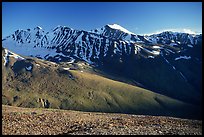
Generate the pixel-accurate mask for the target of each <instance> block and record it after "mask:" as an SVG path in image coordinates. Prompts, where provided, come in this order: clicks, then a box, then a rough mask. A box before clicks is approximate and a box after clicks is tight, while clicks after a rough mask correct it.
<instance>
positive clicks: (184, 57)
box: [175, 56, 191, 60]
mask: <svg viewBox="0 0 204 137" xmlns="http://www.w3.org/2000/svg"><path fill="white" fill-rule="evenodd" d="M179 59H191V56H189V57H187V56H180V57H177V58H175V60H179Z"/></svg>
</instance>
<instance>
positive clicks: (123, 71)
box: [2, 24, 202, 105]
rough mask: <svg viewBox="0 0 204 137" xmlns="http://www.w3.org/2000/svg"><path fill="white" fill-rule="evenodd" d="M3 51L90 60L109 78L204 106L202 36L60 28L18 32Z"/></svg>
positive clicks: (114, 26) (113, 27)
mask: <svg viewBox="0 0 204 137" xmlns="http://www.w3.org/2000/svg"><path fill="white" fill-rule="evenodd" d="M2 45H3V47H5V48H7V49H8V50H11V51H13V52H15V53H17V54H20V55H24V56H32V57H38V58H41V59H45V60H49V61H53V62H57V63H60V62H67V61H72V62H73V61H75V62H77V61H79V60H81V61H85V62H87V63H89V64H92V65H93V66H94V67H97V68H98V69H100V70H101V71H104V72H106V73H109V74H110V75H113V74H114V75H120V76H123V77H125V78H128V79H131V80H133V81H135V82H136V83H139V84H140V85H141V86H142V87H144V88H146V89H150V90H152V91H154V92H157V93H160V94H164V95H167V96H169V97H173V98H176V99H179V100H182V101H185V102H188V103H192V104H197V105H200V104H201V91H202V84H201V82H202V77H201V74H202V34H200V35H192V34H187V33H179V32H170V31H166V32H162V33H160V34H154V35H150V36H141V35H137V34H134V33H132V32H130V31H128V30H127V29H125V28H123V27H121V26H120V25H117V24H111V25H110V24H108V25H105V26H104V27H102V28H100V29H94V30H91V31H84V30H75V29H72V28H69V27H66V26H57V27H56V28H54V29H53V30H52V31H49V32H46V31H45V30H43V29H42V28H41V27H39V26H38V27H36V28H34V29H27V30H16V31H15V32H14V33H13V34H11V35H10V36H7V37H6V38H4V39H3V40H2Z"/></svg>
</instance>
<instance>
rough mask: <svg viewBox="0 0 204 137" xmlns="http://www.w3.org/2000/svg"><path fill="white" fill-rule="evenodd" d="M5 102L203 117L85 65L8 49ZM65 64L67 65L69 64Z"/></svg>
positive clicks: (179, 103) (182, 104)
mask: <svg viewBox="0 0 204 137" xmlns="http://www.w3.org/2000/svg"><path fill="white" fill-rule="evenodd" d="M4 52H8V53H7V54H6V55H7V56H6V59H7V63H6V65H4V64H2V72H3V76H2V80H3V81H2V86H3V92H2V103H3V104H6V105H12V106H19V107H32V108H34V107H44V108H57V109H71V110H81V111H96V112H118V113H133V114H143V115H165V116H173V117H182V118H192V119H200V118H201V109H200V108H199V106H195V105H191V104H188V103H185V102H182V101H179V100H176V99H173V98H170V97H167V96H164V95H161V94H158V93H155V92H152V91H150V90H147V89H144V88H141V87H137V86H133V85H130V84H127V83H123V82H119V81H116V80H112V79H108V78H105V77H103V76H100V75H97V72H94V71H93V69H92V67H91V66H90V65H88V64H87V65H86V64H83V63H70V64H69V67H66V68H65V66H66V64H55V63H52V62H49V61H44V60H41V59H36V58H31V57H30V58H27V57H21V56H18V55H17V54H15V53H12V52H10V51H8V50H2V55H3V58H2V63H5V62H4V60H3V59H5V53H4ZM63 65H64V66H63Z"/></svg>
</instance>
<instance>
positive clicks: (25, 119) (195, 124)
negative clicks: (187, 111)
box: [2, 105, 202, 135]
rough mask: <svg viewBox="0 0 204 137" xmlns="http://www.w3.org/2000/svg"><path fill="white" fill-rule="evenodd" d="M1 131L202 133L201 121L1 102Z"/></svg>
mask: <svg viewBox="0 0 204 137" xmlns="http://www.w3.org/2000/svg"><path fill="white" fill-rule="evenodd" d="M2 134H3V135H86V134H87V135H202V121H199V120H188V119H180V118H172V117H163V116H144V115H128V114H116V113H95V112H80V111H71V110H57V109H37V108H20V107H11V106H5V105H2Z"/></svg>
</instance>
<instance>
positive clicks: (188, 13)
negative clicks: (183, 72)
mask: <svg viewBox="0 0 204 137" xmlns="http://www.w3.org/2000/svg"><path fill="white" fill-rule="evenodd" d="M113 23H116V24H119V25H121V26H122V27H124V28H126V29H127V30H129V31H131V32H133V33H135V34H149V33H154V32H156V31H161V30H165V29H191V30H192V31H195V32H199V33H201V32H202V2H3V3H2V33H3V37H4V36H7V35H9V34H11V33H13V32H14V31H15V30H16V29H27V28H34V27H36V26H41V27H42V28H43V29H45V30H46V31H49V30H51V29H53V28H54V27H56V26H57V25H63V26H68V27H71V28H73V29H79V30H80V29H84V30H91V29H95V28H101V27H102V26H104V25H106V24H113Z"/></svg>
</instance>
